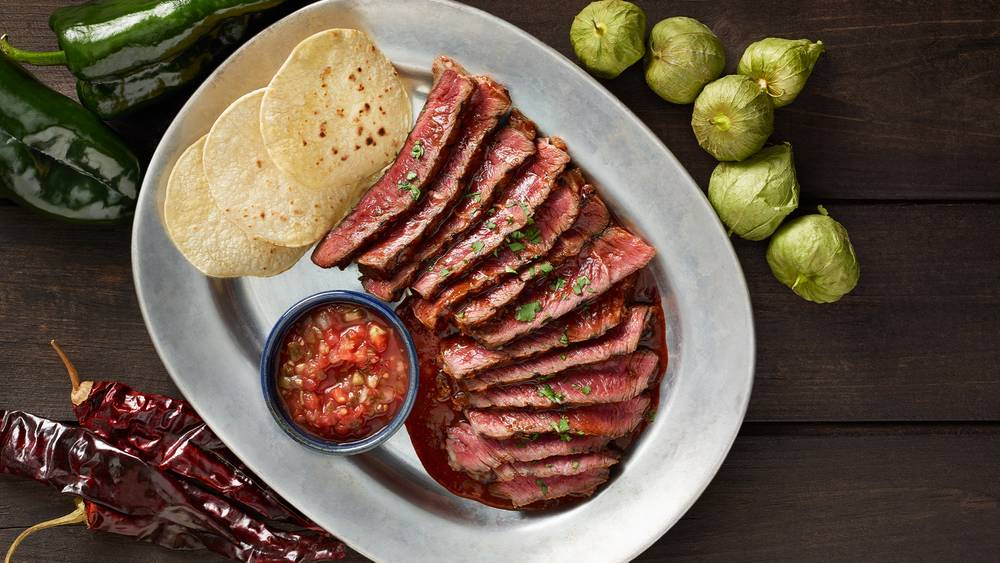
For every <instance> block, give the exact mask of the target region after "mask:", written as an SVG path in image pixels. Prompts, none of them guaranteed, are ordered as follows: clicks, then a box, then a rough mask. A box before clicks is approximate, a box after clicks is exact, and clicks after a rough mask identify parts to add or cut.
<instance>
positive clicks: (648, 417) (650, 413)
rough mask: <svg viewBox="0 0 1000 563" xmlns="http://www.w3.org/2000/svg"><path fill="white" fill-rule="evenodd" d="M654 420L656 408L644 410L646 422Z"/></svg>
mask: <svg viewBox="0 0 1000 563" xmlns="http://www.w3.org/2000/svg"><path fill="white" fill-rule="evenodd" d="M654 420H656V409H649V410H648V411H646V422H653V421H654Z"/></svg>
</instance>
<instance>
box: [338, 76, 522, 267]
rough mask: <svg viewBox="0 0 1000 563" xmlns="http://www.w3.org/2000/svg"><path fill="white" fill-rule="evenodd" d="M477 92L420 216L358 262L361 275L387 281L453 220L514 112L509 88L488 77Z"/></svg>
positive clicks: (482, 79)
mask: <svg viewBox="0 0 1000 563" xmlns="http://www.w3.org/2000/svg"><path fill="white" fill-rule="evenodd" d="M473 80H474V81H475V83H476V89H475V91H474V92H473V93H472V97H471V98H470V100H469V103H468V106H467V108H466V110H465V113H464V114H463V116H462V124H461V132H460V133H459V134H458V139H457V140H456V141H455V144H454V145H453V146H452V148H451V150H450V151H449V154H448V161H447V162H446V163H445V164H444V167H443V168H442V169H441V172H440V173H439V174H438V176H437V178H436V179H435V180H434V182H433V184H432V185H431V187H430V188H429V189H428V190H427V195H426V197H424V198H422V199H421V200H420V201H419V202H418V203H417V206H418V208H419V209H418V211H417V212H416V213H415V214H414V215H413V216H411V217H409V218H408V219H406V220H405V221H403V222H402V223H399V224H397V225H395V226H393V227H392V228H390V229H389V232H388V233H387V234H386V235H385V236H384V237H382V240H381V241H379V242H378V243H376V244H375V246H373V247H372V248H370V249H368V250H367V251H366V252H365V253H364V254H362V255H361V256H359V257H358V264H359V266H360V268H361V271H362V272H364V273H366V274H369V275H376V276H381V277H385V276H386V275H388V274H389V273H391V272H392V271H393V270H395V269H396V266H397V265H399V264H403V263H406V262H407V261H408V260H409V259H410V258H411V257H412V256H413V254H414V253H415V250H413V249H415V248H418V244H419V242H420V240H421V239H422V238H423V237H424V236H425V235H426V234H429V233H433V232H434V229H436V228H437V226H438V225H439V224H440V223H441V221H442V220H443V219H444V218H445V217H446V216H447V215H448V211H449V210H451V208H452V205H453V204H454V203H455V201H456V199H457V198H458V196H459V194H460V193H461V191H462V188H463V187H464V185H465V180H466V177H467V176H468V175H469V173H470V171H474V170H475V169H476V167H477V166H478V163H479V161H480V160H481V158H482V155H483V149H484V147H485V142H486V139H487V136H488V135H489V134H490V133H492V132H493V130H494V129H495V128H496V126H497V124H498V123H499V122H500V119H501V118H502V117H503V116H504V114H506V113H507V110H509V109H510V96H509V95H508V94H507V90H505V89H504V87H503V86H501V85H500V84H497V83H496V82H494V81H493V80H492V79H490V78H488V77H485V76H476V77H474V78H473Z"/></svg>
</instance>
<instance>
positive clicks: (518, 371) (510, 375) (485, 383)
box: [464, 305, 653, 391]
mask: <svg viewBox="0 0 1000 563" xmlns="http://www.w3.org/2000/svg"><path fill="white" fill-rule="evenodd" d="M652 315H653V308H652V307H651V306H649V305H636V306H633V307H631V308H629V310H628V311H627V312H626V314H625V322H623V323H622V324H621V325H619V326H618V327H616V328H615V329H614V330H612V331H611V332H609V333H608V334H606V335H604V336H603V337H601V338H599V339H597V340H591V341H588V342H584V343H582V344H579V345H577V346H573V347H571V348H567V349H565V350H560V351H558V352H556V351H553V352H547V353H545V354H542V355H541V356H537V357H534V358H531V359H528V360H526V361H523V362H521V363H518V364H512V365H509V366H503V367H498V368H493V369H489V370H486V371H484V372H481V373H479V374H478V375H477V376H476V377H474V378H471V379H466V380H464V381H465V386H466V388H467V389H469V390H470V391H482V390H483V389H486V388H487V387H490V386H492V385H501V384H509V383H518V382H521V381H528V380H529V379H534V378H536V377H545V376H548V375H554V374H556V373H559V372H561V371H563V370H566V369H569V368H572V367H575V366H584V365H588V364H595V363H597V362H603V361H605V360H607V359H609V358H612V357H614V356H620V355H622V354H631V353H632V352H635V351H636V349H637V348H638V347H639V341H640V340H642V335H643V333H644V332H645V330H646V324H647V323H648V322H649V319H650V318H651V317H652Z"/></svg>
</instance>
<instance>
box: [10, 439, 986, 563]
mask: <svg viewBox="0 0 1000 563" xmlns="http://www.w3.org/2000/svg"><path fill="white" fill-rule="evenodd" d="M998 431H1000V428H998V427H997V426H996V425H944V426H924V425H917V426H913V425H909V426H908V425H903V426H897V425H889V426H857V425H808V426H802V425H794V426H788V425H761V424H756V425H754V424H751V425H748V427H747V428H745V429H744V432H743V434H742V435H741V437H740V439H739V440H738V441H737V443H736V446H735V447H734V448H733V451H732V452H731V453H730V455H729V457H728V459H727V460H726V462H725V464H724V465H723V467H722V469H721V471H720V472H719V474H718V476H717V477H716V478H715V480H714V481H713V482H712V484H711V485H710V486H709V488H708V490H707V491H706V492H705V494H704V495H703V496H702V498H701V500H699V501H698V503H697V504H695V506H694V507H693V508H692V509H691V511H690V512H689V513H688V514H687V515H686V516H685V517H684V518H683V519H682V520H681V521H680V522H679V523H678V524H677V525H676V526H675V527H674V528H673V529H672V530H671V531H669V532H668V533H667V534H666V536H664V537H663V538H662V539H661V540H660V541H658V542H657V543H656V544H655V545H653V546H652V547H650V548H649V549H648V550H647V551H646V552H645V553H644V554H643V555H642V556H641V557H639V560H640V561H665V560H671V561H673V560H699V561H701V560H710V561H733V560H739V561H810V560H812V561H820V560H822V561H830V560H834V561H857V560H866V561H917V560H919V561H949V560H951V561H954V560H957V559H959V558H961V559H962V560H964V561H988V560H994V559H995V557H996V554H997V553H998V552H1000V535H998V534H997V533H996V530H997V529H1000V504H998V503H1000V432H998ZM959 468H960V470H957V469H959ZM69 508H70V504H69V502H68V500H67V499H66V498H65V497H62V496H61V495H59V494H57V493H55V492H53V491H51V490H49V489H46V488H44V487H42V486H40V485H36V484H34V483H23V482H21V481H16V480H13V479H10V478H4V477H0V522H2V523H3V526H2V528H0V546H5V545H7V544H8V543H9V542H10V541H11V539H12V538H13V536H14V535H15V534H16V532H17V531H18V530H19V529H21V528H22V527H24V526H27V525H29V524H31V523H33V522H36V521H39V520H44V519H47V518H51V517H54V516H57V515H59V514H61V513H64V512H66V511H68V510H69ZM554 541H557V540H556V539H554ZM56 554H58V555H56ZM17 560H18V561H53V560H59V561H67V562H69V561H107V562H108V563H116V562H119V561H121V562H126V561H140V560H148V561H163V562H167V561H222V559H221V558H217V557H214V556H212V555H210V554H205V553H177V552H170V551H166V550H163V549H159V548H156V547H152V546H147V545H143V544H137V543H134V542H131V541H129V540H125V539H122V538H116V537H111V536H107V535H102V536H101V537H95V536H93V535H92V534H91V533H89V532H86V531H84V530H82V529H56V530H48V531H45V532H42V533H41V534H40V535H39V536H36V537H35V539H34V540H29V541H28V542H27V543H26V544H24V546H23V547H22V549H21V551H20V557H19V558H18V559H17ZM360 560H362V559H361V558H360V557H358V556H356V555H355V556H354V557H351V558H349V559H348V561H360Z"/></svg>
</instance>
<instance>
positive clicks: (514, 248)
mask: <svg viewBox="0 0 1000 563" xmlns="http://www.w3.org/2000/svg"><path fill="white" fill-rule="evenodd" d="M507 248H509V249H510V251H511V252H521V251H522V250H524V244H522V243H520V242H509V243H507Z"/></svg>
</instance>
